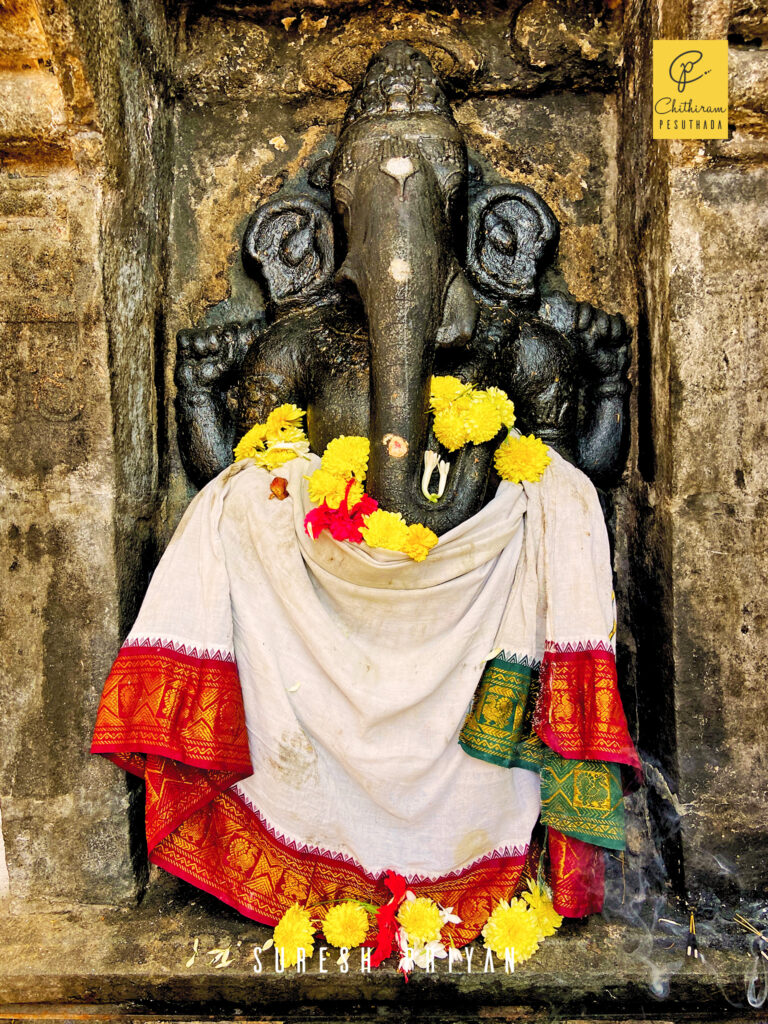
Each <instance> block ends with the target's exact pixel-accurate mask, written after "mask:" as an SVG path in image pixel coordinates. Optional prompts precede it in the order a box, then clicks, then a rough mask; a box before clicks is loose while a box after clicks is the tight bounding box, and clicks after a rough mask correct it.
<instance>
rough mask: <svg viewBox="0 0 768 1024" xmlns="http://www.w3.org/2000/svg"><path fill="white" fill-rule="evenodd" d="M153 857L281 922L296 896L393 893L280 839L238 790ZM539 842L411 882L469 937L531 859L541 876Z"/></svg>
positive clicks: (319, 898) (519, 885)
mask: <svg viewBox="0 0 768 1024" xmlns="http://www.w3.org/2000/svg"><path fill="white" fill-rule="evenodd" d="M150 859H151V860H152V862H153V863H155V864H157V865H158V866H160V867H162V868H165V870H166V871H170V872H171V873H172V874H174V875H179V876H180V877H181V878H184V879H186V880H187V881H188V882H191V883H192V884H193V885H196V886H198V887H199V888H201V889H205V890H206V891H207V892H210V893H212V894H213V895H215V896H218V897H219V899H221V900H223V901H224V902H225V903H228V904H230V906H233V907H235V908H237V910H239V911H240V912H241V913H243V914H245V915H246V916H248V917H252V918H255V919H256V920H258V921H263V922H264V923H266V924H275V923H276V922H277V921H278V920H279V918H280V917H282V915H283V914H284V913H285V911H286V910H287V909H288V907H290V906H291V905H292V904H293V903H295V902H298V903H300V904H301V905H306V906H309V907H312V906H318V918H320V917H322V913H323V911H324V908H323V907H320V906H319V905H320V904H327V903H328V902H329V901H337V900H346V899H359V900H364V901H366V902H370V903H374V904H381V903H386V902H387V900H388V899H389V898H390V893H389V891H388V890H387V889H386V888H385V886H384V883H383V880H382V879H375V878H372V877H371V876H370V875H368V874H366V873H365V872H364V871H363V870H362V869H361V868H360V867H358V866H357V865H355V864H353V863H350V862H349V861H346V860H342V859H331V858H330V857H322V856H318V855H317V854H315V853H313V852H311V851H309V850H302V849H300V848H299V849H293V848H289V847H288V846H286V845H285V843H283V842H281V841H280V840H279V839H278V838H277V837H276V836H275V835H274V834H273V833H272V832H271V831H270V829H269V828H267V827H266V826H265V824H264V823H263V822H262V821H261V820H260V819H259V817H258V816H257V815H256V814H255V813H254V812H253V811H252V810H251V809H250V808H249V807H248V806H247V805H246V804H245V803H244V802H243V801H242V800H241V799H240V798H239V797H238V796H237V794H236V793H234V792H232V791H229V792H226V793H221V794H220V795H218V796H217V797H215V798H214V799H213V800H211V801H210V802H209V803H207V804H206V805H205V806H204V807H202V808H200V809H199V810H198V811H196V812H195V813H194V814H192V815H191V816H190V817H188V818H187V819H186V820H185V821H184V822H182V823H181V824H180V825H179V826H178V828H176V829H175V830H174V831H173V832H172V833H171V834H170V835H168V836H167V837H166V838H165V839H164V840H163V841H162V842H161V843H160V844H159V845H158V846H157V847H155V849H154V850H153V852H152V854H151V856H150ZM537 862H538V850H531V851H529V855H528V857H527V858H526V857H524V856H519V857H499V858H495V859H488V860H487V861H485V862H481V863H479V864H477V865H475V866H473V867H470V868H468V869H467V870H466V871H464V872H463V873H461V874H460V875H459V877H453V878H445V879H442V880H437V881H429V882H412V883H409V888H410V889H412V890H413V892H414V893H416V895H417V896H429V897H431V898H432V899H434V900H437V901H438V902H439V903H441V904H442V905H443V906H446V907H453V908H454V913H455V914H458V916H459V917H460V918H461V924H460V925H451V926H449V927H446V929H445V930H444V932H443V937H444V938H448V939H450V938H453V941H454V944H455V945H456V946H460V945H464V944H465V943H467V942H471V941H472V939H474V938H476V937H477V935H478V934H479V933H480V930H481V929H482V927H483V925H484V924H485V922H486V920H487V919H488V916H489V914H490V912H491V910H492V909H493V907H494V906H495V904H496V903H497V902H498V901H499V900H501V899H510V898H511V897H512V896H514V895H516V894H517V893H518V892H520V891H522V889H523V888H525V885H524V884H523V874H524V869H525V867H526V864H530V865H531V868H532V870H533V876H534V877H535V871H536V865H537Z"/></svg>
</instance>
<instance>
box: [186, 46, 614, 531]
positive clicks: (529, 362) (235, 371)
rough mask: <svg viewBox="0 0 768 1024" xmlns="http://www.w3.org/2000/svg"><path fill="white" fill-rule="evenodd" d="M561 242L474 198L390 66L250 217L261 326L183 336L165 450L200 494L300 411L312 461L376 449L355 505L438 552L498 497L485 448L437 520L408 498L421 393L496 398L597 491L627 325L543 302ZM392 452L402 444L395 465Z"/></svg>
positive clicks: (378, 67)
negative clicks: (344, 450) (241, 449)
mask: <svg viewBox="0 0 768 1024" xmlns="http://www.w3.org/2000/svg"><path fill="white" fill-rule="evenodd" d="M557 240H558V224H557V221H556V219H555V217H554V215H553V213H552V211H551V210H550V209H549V207H548V206H547V204H546V203H545V202H544V201H543V199H541V197H540V196H538V195H537V194H536V193H535V192H534V191H533V190H532V189H530V188H526V187H523V186H516V185H494V184H487V183H484V182H483V181H482V177H481V175H480V174H479V172H478V171H477V169H476V168H475V167H474V165H472V166H471V167H470V165H469V161H468V155H467V150H466V145H465V143H464V140H463V138H462V136H461V133H460V131H459V129H458V127H457V125H456V123H455V121H454V119H453V115H452V113H451V110H450V106H449V104H448V101H447V99H446V97H445V93H444V91H443V88H442V86H441V84H440V82H439V80H438V79H437V77H436V75H435V73H434V71H433V69H432V67H431V65H430V64H429V61H428V60H427V59H426V57H424V55H423V54H421V53H419V52H418V51H417V50H414V49H413V48H412V47H411V46H410V45H408V44H406V43H403V42H397V43H391V44H389V45H388V46H387V47H385V48H384V49H383V50H382V51H381V53H380V54H378V56H376V57H375V58H374V59H373V60H372V61H371V63H370V65H369V67H368V70H367V72H366V74H365V77H364V79H363V82H362V83H361V85H360V87H359V88H358V90H357V92H356V94H355V96H354V98H353V100H352V102H351V103H350V106H349V109H348V111H347V116H346V118H345V121H344V124H343V126H342V131H341V134H340V136H339V139H338V142H337V144H336V147H335V149H334V151H333V154H332V156H331V158H330V161H329V160H328V159H327V158H320V159H318V160H317V161H316V162H315V164H314V166H312V167H311V168H310V169H309V172H308V176H307V183H306V184H305V185H304V186H303V189H302V190H301V191H300V192H299V190H298V189H297V187H296V186H295V185H294V186H293V187H291V186H290V185H289V186H286V187H285V189H284V190H283V192H282V193H278V195H277V196H275V197H273V198H272V199H270V200H269V201H267V202H266V203H264V204H263V205H262V206H261V207H260V208H259V209H258V210H257V211H256V213H255V214H254V215H253V217H252V218H251V221H250V223H249V225H248V228H247V230H246V233H245V238H244V241H243V256H244V261H245V265H246V267H247V269H249V271H250V272H251V273H252V274H253V275H254V276H255V277H257V279H259V280H260V281H261V282H262V284H263V286H264V288H265V291H266V294H267V297H268V300H269V303H268V310H267V316H266V318H263V317H261V318H258V319H255V320H254V321H253V322H252V323H248V324H245V325H235V324H233V325H228V326H225V327H216V328H208V329H204V330H196V331H195V330H193V331H182V332H180V334H179V338H178V343H179V351H178V362H177V370H176V380H177V386H178V398H177V412H178V422H179V443H180V447H181V452H182V457H183V459H184V464H185V466H186V468H187V471H188V473H189V475H190V477H191V478H192V479H193V480H194V481H195V483H197V484H198V485H201V484H203V483H204V482H206V481H207V480H208V479H210V478H211V477H212V476H213V475H214V474H215V473H217V472H219V471H220V470H221V469H223V468H224V466H226V465H227V464H228V463H229V462H230V461H231V458H232V455H231V449H232V446H233V444H234V443H235V441H236V440H237V439H238V438H239V437H240V436H242V434H243V433H245V431H246V430H247V429H248V428H249V427H250V426H252V425H253V424H254V423H256V422H259V421H263V419H264V418H265V417H266V415H267V414H268V413H269V411H270V410H271V409H272V408H273V407H274V406H275V405H278V404H280V403H281V402H287V401H291V402H296V403H297V404H298V405H301V406H302V407H304V408H306V409H307V412H308V415H307V422H308V432H309V439H310V444H311V446H312V448H313V450H314V451H316V452H318V453H319V454H321V453H322V451H323V449H324V447H325V445H326V444H327V443H328V441H330V440H331V439H332V438H333V437H336V436H338V435H339V434H358V435H366V436H368V437H369V438H370V440H371V460H370V469H369V477H368V485H367V487H368V490H369V491H370V493H371V494H372V495H373V496H374V497H375V498H377V499H378V501H379V502H380V503H381V505H382V506H383V507H384V508H390V509H397V510H398V511H401V512H402V513H403V514H404V515H405V517H406V518H407V519H408V520H410V521H419V522H423V523H426V524H427V525H429V526H431V527H432V528H433V529H434V530H436V531H437V532H438V533H441V532H445V531H446V530H447V529H449V528H450V527H452V526H454V525H456V524H458V523H459V522H461V521H463V520H464V519H466V518H467V517H468V516H470V515H472V514H473V513H474V512H476V511H477V510H478V509H479V508H480V507H481V506H482V504H483V503H484V502H485V501H487V500H488V499H489V497H490V496H491V495H492V494H493V492H494V489H495V487H496V485H497V483H498V481H497V480H496V479H495V477H494V473H493V469H492V456H493V451H494V450H495V448H496V446H497V445H498V443H499V440H500V438H496V439H494V440H493V441H490V442H488V443H487V444H484V445H479V446H472V445H469V446H467V447H465V448H464V449H463V450H461V451H460V452H457V453H454V454H453V455H447V453H445V452H442V454H443V455H444V456H447V457H448V458H449V459H450V461H451V463H452V468H451V472H450V477H449V482H448V487H447V490H446V493H445V495H444V497H443V498H442V499H441V501H440V502H439V503H438V504H436V505H435V504H431V503H429V502H427V501H426V499H425V498H424V497H423V495H422V494H421V490H420V479H421V471H422V465H423V453H424V451H425V449H426V448H427V447H431V448H432V449H433V450H436V451H440V446H439V444H438V443H437V442H436V440H435V439H434V437H433V436H431V432H430V418H429V415H428V398H429V380H430V377H431V376H432V374H433V373H439V374H446V373H451V374H455V375H457V376H459V377H461V378H463V379H465V380H467V381H474V382H475V383H476V384H478V385H479V386H481V387H482V386H484V387H488V386H490V385H496V386H498V387H501V388H503V389H504V390H505V391H507V392H508V394H509V395H510V397H511V398H512V399H513V401H514V402H515V406H516V410H517V415H518V423H517V426H518V427H519V428H520V429H521V430H522V431H523V432H525V433H528V432H531V431H532V432H534V433H536V434H538V435H539V436H541V437H542V438H543V439H544V440H545V441H546V442H547V443H548V444H550V445H552V446H553V447H554V448H555V449H556V450H557V451H559V452H560V453H561V454H562V455H563V456H565V457H566V458H568V459H571V460H572V461H574V462H575V463H576V464H577V465H579V466H580V467H581V468H582V469H583V470H584V471H585V472H586V473H588V474H589V475H590V476H591V477H592V479H593V480H594V481H595V483H596V484H598V485H599V486H610V485H611V484H612V483H614V482H615V480H616V477H617V475H618V473H619V472H620V471H621V468H622V466H623V462H624V458H625V445H626V438H627V415H626V413H627V409H626V405H627V392H628V387H629V386H628V383H627V379H626V369H627V365H628V361H629V355H628V346H629V338H628V332H627V328H626V324H625V322H624V319H623V318H622V317H621V316H619V315H609V314H606V313H604V312H602V311H601V310H598V309H595V308H594V307H593V306H591V305H589V304H588V303H578V302H576V301H575V300H574V299H573V298H572V297H571V296H569V295H567V294H565V293H564V292H559V291H553V290H551V288H547V285H546V280H545V272H546V271H547V269H548V268H549V267H550V266H551V263H552V260H553V258H554V255H555V250H556V247H557ZM392 436H395V437H397V438H400V439H404V440H405V441H406V442H407V451H406V454H404V455H403V454H401V452H402V449H403V446H402V445H399V446H397V445H392V444H391V443H390V439H391V438H392Z"/></svg>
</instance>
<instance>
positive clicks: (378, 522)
mask: <svg viewBox="0 0 768 1024" xmlns="http://www.w3.org/2000/svg"><path fill="white" fill-rule="evenodd" d="M362 534H363V540H364V541H365V543H366V544H367V545H368V546H369V547H371V548H386V549H387V550H388V551H402V550H403V548H404V547H405V544H406V542H407V540H408V524H407V523H406V521H405V520H404V519H403V517H402V516H401V515H400V513H399V512H385V511H384V509H383V508H380V509H377V510H376V511H375V512H372V513H371V514H370V515H369V516H366V517H365V526H364V528H363V530H362Z"/></svg>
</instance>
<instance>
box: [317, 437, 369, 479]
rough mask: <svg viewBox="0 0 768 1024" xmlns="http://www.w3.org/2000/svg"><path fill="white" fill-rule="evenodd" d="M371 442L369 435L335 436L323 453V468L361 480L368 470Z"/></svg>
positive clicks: (345, 476)
mask: <svg viewBox="0 0 768 1024" xmlns="http://www.w3.org/2000/svg"><path fill="white" fill-rule="evenodd" d="M370 449H371V443H370V441H369V440H368V438H367V437H346V436H345V435H344V434H342V436H341V437H335V438H334V439H333V440H332V441H331V442H330V444H329V445H328V447H327V448H326V449H325V452H324V453H323V469H327V470H328V472H329V473H334V474H335V475H336V476H340V477H343V478H344V479H345V480H349V478H350V477H351V476H354V477H356V478H357V479H358V480H360V481H361V482H362V481H363V480H365V474H366V473H367V472H368V455H369V452H370Z"/></svg>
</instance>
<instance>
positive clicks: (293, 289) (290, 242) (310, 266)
mask: <svg viewBox="0 0 768 1024" xmlns="http://www.w3.org/2000/svg"><path fill="white" fill-rule="evenodd" d="M243 262H244V264H245V267H246V269H247V270H248V271H249V273H252V274H253V276H255V277H257V278H260V279H261V280H262V281H263V282H264V283H265V284H266V287H267V291H268V293H269V298H270V299H271V300H272V302H273V303H275V304H276V305H281V304H283V303H285V302H288V301H289V300H296V299H302V300H309V299H311V298H312V297H313V296H315V295H318V294H320V292H322V291H324V290H325V289H326V287H327V286H328V285H329V284H330V283H331V280H332V278H333V224H332V222H331V217H330V214H329V213H328V211H327V210H326V209H325V207H324V206H322V205H321V204H320V203H318V202H317V201H316V200H314V199H311V198H309V197H307V196H293V197H288V198H282V199H271V200H269V201H268V202H266V203H264V205H263V206H260V207H259V209H258V210H257V211H256V212H255V213H254V215H253V216H252V217H251V219H250V221H249V222H248V227H247V228H246V231H245V237H244V238H243Z"/></svg>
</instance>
